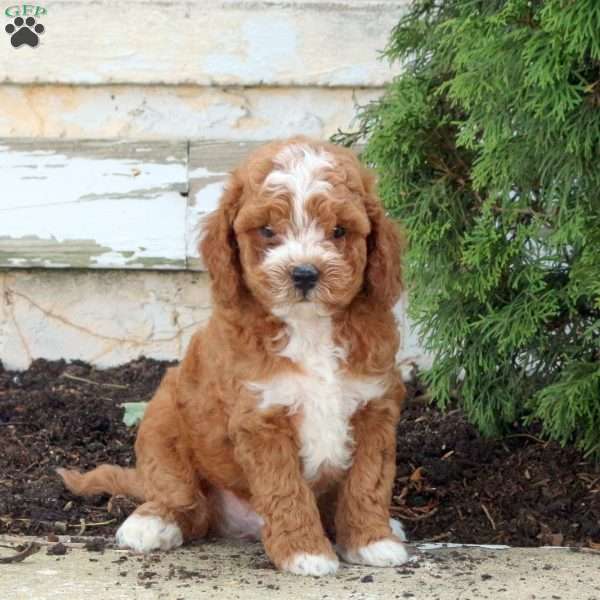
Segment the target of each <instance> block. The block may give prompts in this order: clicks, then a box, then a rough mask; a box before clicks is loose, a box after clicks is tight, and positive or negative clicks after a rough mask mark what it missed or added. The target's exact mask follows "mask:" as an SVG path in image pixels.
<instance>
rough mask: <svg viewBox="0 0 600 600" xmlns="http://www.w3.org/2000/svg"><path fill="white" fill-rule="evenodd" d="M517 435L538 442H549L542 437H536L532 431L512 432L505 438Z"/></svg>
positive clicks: (544, 443) (543, 443)
mask: <svg viewBox="0 0 600 600" xmlns="http://www.w3.org/2000/svg"><path fill="white" fill-rule="evenodd" d="M517 437H524V438H529V439H530V440H533V441H534V442H537V443H538V444H542V445H546V444H547V443H548V442H547V441H546V440H541V439H540V438H538V437H535V435H531V434H530V433H512V434H511V435H505V436H504V439H508V438H517Z"/></svg>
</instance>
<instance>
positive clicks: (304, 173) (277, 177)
mask: <svg viewBox="0 0 600 600" xmlns="http://www.w3.org/2000/svg"><path fill="white" fill-rule="evenodd" d="M273 162H274V165H275V168H274V170H273V171H271V173H270V174H269V175H268V176H267V178H266V179H265V182H264V186H265V188H266V189H267V190H269V191H272V192H278V191H282V192H284V193H286V194H288V195H290V196H291V222H290V226H289V228H288V230H287V232H286V233H285V235H284V240H283V242H282V243H281V244H279V245H277V246H275V247H273V248H271V249H269V251H268V252H267V255H266V257H265V260H264V263H263V264H264V268H265V269H266V270H267V271H271V272H272V273H273V274H274V275H282V273H281V272H282V271H287V270H288V269H289V268H290V267H292V266H294V265H300V264H305V263H313V262H316V261H321V262H327V261H329V260H333V259H335V258H336V257H337V253H336V252H335V251H334V250H333V249H331V248H329V249H328V248H326V247H324V245H323V242H324V241H325V239H326V236H325V232H324V231H323V230H322V229H321V227H319V225H318V224H317V223H316V222H315V221H314V219H312V218H311V217H310V215H309V214H308V212H307V210H306V205H307V201H308V200H309V199H310V198H311V197H312V196H314V195H315V194H318V193H322V192H327V191H329V190H330V189H331V184H330V183H329V182H328V181H327V180H326V179H325V172H326V171H327V170H328V169H332V168H333V166H334V159H333V156H332V155H331V154H329V153H328V152H325V151H324V150H317V149H314V148H311V147H310V146H308V145H306V144H293V145H291V146H287V147H286V148H284V149H283V150H282V151H281V152H280V153H279V154H278V155H277V156H276V157H275V159H274V161H273Z"/></svg>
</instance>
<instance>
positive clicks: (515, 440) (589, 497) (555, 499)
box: [0, 359, 600, 548]
mask: <svg viewBox="0 0 600 600" xmlns="http://www.w3.org/2000/svg"><path fill="white" fill-rule="evenodd" d="M167 366H168V363H164V362H157V361H153V360H147V359H140V360H137V361H133V362H130V363H128V364H126V365H122V366H120V367H117V368H113V369H108V370H96V369H94V368H93V367H90V366H89V365H86V364H84V363H80V362H74V363H69V364H67V363H65V362H64V361H54V362H49V361H45V360H37V361H35V362H34V363H33V364H32V366H31V367H30V368H29V369H28V370H27V371H23V372H10V371H5V370H4V369H3V368H2V365H1V363H0V533H21V534H37V535H39V534H44V535H52V534H62V533H69V534H71V535H84V536H107V535H112V534H113V533H114V531H115V530H116V528H117V526H118V525H119V523H120V522H121V521H122V520H123V518H124V517H125V516H126V515H127V514H128V513H129V512H130V511H131V510H133V508H134V504H133V503H132V502H131V501H129V500H127V499H124V498H112V499H110V498H107V497H106V496H104V497H102V496H98V497H95V498H86V499H84V498H77V497H74V496H72V495H71V494H70V493H69V492H67V491H66V490H65V489H64V488H63V486H62V484H61V483H60V481H59V478H58V477H57V476H56V475H55V473H54V469H55V468H56V467H59V466H69V467H76V468H79V469H88V468H91V467H93V466H95V465H97V464H99V463H102V462H109V463H115V464H119V465H122V466H128V465H132V464H133V442H134V439H135V430H134V429H130V428H127V427H126V426H125V425H124V424H123V423H122V417H123V408H122V407H121V406H120V405H121V403H123V402H137V401H143V400H149V399H150V398H151V397H152V394H153V392H154V390H155V389H156V387H157V386H158V383H159V381H160V378H161V377H162V374H163V373H164V370H165V368H166V367H167ZM397 463H398V473H397V479H396V485H395V491H394V498H393V505H392V513H393V514H394V515H395V516H397V517H399V518H401V519H402V520H403V521H404V522H405V525H406V526H407V530H408V534H409V537H410V538H411V539H413V540H432V541H443V542H463V543H504V544H510V545H514V546H538V545H570V546H591V547H593V548H599V547H600V546H599V544H600V466H599V465H597V464H594V463H592V462H591V461H589V460H585V459H584V458H583V457H582V455H581V454H580V453H579V452H577V451H576V450H573V449H569V448H568V449H563V448H560V447H559V446H558V445H557V444H554V443H549V442H544V441H543V440H541V439H539V432H538V431H537V429H536V428H535V427H532V428H531V429H528V430H523V429H518V430H515V432H514V433H512V434H511V435H508V436H506V437H504V438H502V439H482V438H481V437H480V436H479V435H478V433H477V432H476V431H475V430H474V429H473V427H471V426H470V425H469V424H468V423H467V422H466V421H465V419H464V417H463V415H462V414H461V412H460V411H458V410H453V411H450V412H449V413H447V414H444V415H443V414H441V413H440V412H439V411H437V410H435V409H434V408H432V407H431V406H429V405H428V404H427V403H426V402H425V401H424V397H423V396H422V390H421V389H419V387H418V386H411V387H410V394H409V399H408V402H407V407H406V410H405V412H404V418H403V420H402V422H401V424H400V427H399V430H398V457H397Z"/></svg>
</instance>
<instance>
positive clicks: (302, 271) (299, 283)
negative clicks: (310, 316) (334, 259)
mask: <svg viewBox="0 0 600 600" xmlns="http://www.w3.org/2000/svg"><path fill="white" fill-rule="evenodd" d="M292 281H293V282H294V287H295V288H296V289H297V290H300V291H301V292H302V293H303V294H304V295H305V296H306V294H308V292H310V290H312V289H313V288H314V287H315V286H316V285H317V281H319V270H318V269H317V267H315V266H314V265H299V266H297V267H294V268H293V269H292Z"/></svg>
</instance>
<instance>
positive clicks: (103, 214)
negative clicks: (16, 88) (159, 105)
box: [0, 143, 188, 268]
mask: <svg viewBox="0 0 600 600" xmlns="http://www.w3.org/2000/svg"><path fill="white" fill-rule="evenodd" d="M25 146H26V145H25ZM25 146H24V145H23V144H21V145H19V144H15V145H14V146H10V145H6V144H4V145H3V146H2V147H1V148H0V180H2V184H3V193H2V197H1V199H0V217H1V218H0V261H1V259H2V256H3V254H4V256H6V263H7V264H11V265H13V266H14V265H15V262H14V259H15V258H17V259H19V256H18V255H17V256H12V257H11V253H12V252H13V251H16V250H15V249H16V248H17V243H18V242H19V241H20V243H21V246H20V247H21V248H22V249H23V251H24V252H28V245H29V246H31V252H30V254H32V255H34V259H35V263H34V264H35V265H38V266H53V267H59V266H64V265H65V264H66V265H68V264H69V263H68V262H67V263H65V262H64V261H61V260H60V258H55V259H54V260H50V258H49V255H50V254H52V253H55V254H60V252H63V253H64V252H66V253H69V252H75V251H76V250H77V246H73V244H71V245H69V246H67V245H65V246H64V247H60V244H67V243H68V242H73V241H81V248H80V249H79V253H80V254H81V253H85V252H86V251H87V252H89V253H91V254H90V257H89V263H86V264H88V266H92V267H94V266H97V267H116V268H119V267H130V268H132V267H137V266H142V267H143V266H144V265H146V266H148V260H149V261H150V262H151V263H153V262H155V264H156V266H161V267H163V268H165V267H166V268H168V267H171V268H173V267H177V266H178V267H179V268H182V267H184V266H185V260H186V254H185V252H186V247H185V219H186V202H187V201H186V198H185V197H183V196H182V195H181V193H180V191H184V190H187V185H188V182H187V155H186V154H185V152H184V150H185V146H184V145H183V144H182V145H180V150H181V152H180V157H179V159H176V157H175V155H173V154H168V157H170V158H172V159H173V160H172V161H167V160H166V158H165V157H164V155H163V157H162V158H161V157H160V155H159V156H154V155H152V154H151V153H150V150H151V149H152V148H151V147H148V146H146V147H141V148H136V149H135V150H136V151H138V152H139V158H136V159H133V158H129V155H130V154H131V153H130V152H129V151H130V150H131V147H130V146H127V145H123V144H115V145H109V146H107V145H105V144H100V145H97V144H96V145H95V144H94V143H88V144H79V145H68V144H62V145H61V144H60V143H56V150H55V151H48V150H30V149H26V148H25ZM65 146H68V148H66V149H62V148H64V147H65ZM161 148H162V147H161V146H159V147H158V149H156V148H155V149H154V150H155V152H156V151H158V152H160V150H161ZM107 152H109V153H113V154H114V158H107V157H106V156H105V155H106V153H107ZM57 167H60V168H57ZM32 174H34V175H35V176H36V178H31V175H32ZM40 178H41V179H40ZM28 240H31V241H28ZM43 240H47V241H48V242H52V243H51V244H49V245H47V246H46V247H44V246H43V245H42V244H41V243H40V242H41V241H43ZM86 240H87V242H85V241H86ZM86 248H87V250H86ZM36 249H37V250H39V252H36ZM21 264H22V263H21Z"/></svg>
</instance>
